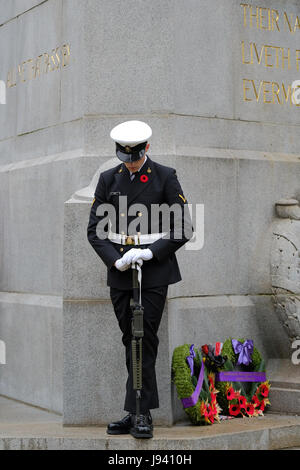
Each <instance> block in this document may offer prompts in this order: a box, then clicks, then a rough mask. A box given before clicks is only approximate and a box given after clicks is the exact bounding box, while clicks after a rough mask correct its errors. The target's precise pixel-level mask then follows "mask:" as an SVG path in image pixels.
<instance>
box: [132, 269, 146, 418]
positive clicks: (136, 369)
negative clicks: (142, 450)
mask: <svg viewBox="0 0 300 470" xmlns="http://www.w3.org/2000/svg"><path fill="white" fill-rule="evenodd" d="M132 284H133V298H132V299H131V300H130V308H131V311H132V323H131V330H132V340H131V352H132V369H133V374H132V375H133V389H134V390H135V391H136V417H137V420H138V418H139V416H140V409H141V406H140V404H141V391H142V359H143V357H142V345H143V343H142V338H143V336H144V323H143V318H144V307H142V305H141V303H140V295H139V293H140V287H141V286H140V285H139V279H138V270H137V268H136V264H135V265H132Z"/></svg>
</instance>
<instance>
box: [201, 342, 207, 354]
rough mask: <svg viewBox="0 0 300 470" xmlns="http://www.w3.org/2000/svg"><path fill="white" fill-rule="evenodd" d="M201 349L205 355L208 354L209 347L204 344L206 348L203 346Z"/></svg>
mask: <svg viewBox="0 0 300 470" xmlns="http://www.w3.org/2000/svg"><path fill="white" fill-rule="evenodd" d="M201 349H202V352H203V353H204V354H208V346H207V344H204V346H201Z"/></svg>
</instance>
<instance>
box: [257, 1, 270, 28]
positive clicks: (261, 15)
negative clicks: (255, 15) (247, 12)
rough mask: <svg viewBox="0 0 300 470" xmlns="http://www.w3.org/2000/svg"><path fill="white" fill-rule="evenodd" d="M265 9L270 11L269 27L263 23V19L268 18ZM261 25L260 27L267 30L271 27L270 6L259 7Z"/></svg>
mask: <svg viewBox="0 0 300 470" xmlns="http://www.w3.org/2000/svg"><path fill="white" fill-rule="evenodd" d="M263 11H267V12H268V27H266V26H264V25H263V19H266V17H265V16H264V15H263V13H262V12H263ZM259 20H260V23H259V27H260V29H265V30H270V29H271V17H270V9H269V8H261V7H260V8H259Z"/></svg>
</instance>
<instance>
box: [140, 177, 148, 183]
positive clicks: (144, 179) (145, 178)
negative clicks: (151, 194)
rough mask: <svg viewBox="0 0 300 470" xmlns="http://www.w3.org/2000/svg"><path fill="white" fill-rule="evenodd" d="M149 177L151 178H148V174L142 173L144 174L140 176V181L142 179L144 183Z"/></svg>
mask: <svg viewBox="0 0 300 470" xmlns="http://www.w3.org/2000/svg"><path fill="white" fill-rule="evenodd" d="M148 179H149V178H148V176H147V175H142V176H141V177H140V181H141V182H142V183H147V181H148Z"/></svg>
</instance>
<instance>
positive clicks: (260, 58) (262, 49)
mask: <svg viewBox="0 0 300 470" xmlns="http://www.w3.org/2000/svg"><path fill="white" fill-rule="evenodd" d="M253 47H254V50H255V54H256V58H257V62H258V64H259V65H260V64H261V60H262V56H263V52H264V48H265V46H262V48H261V51H260V55H259V57H258V52H257V48H256V44H255V42H254V43H253Z"/></svg>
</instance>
